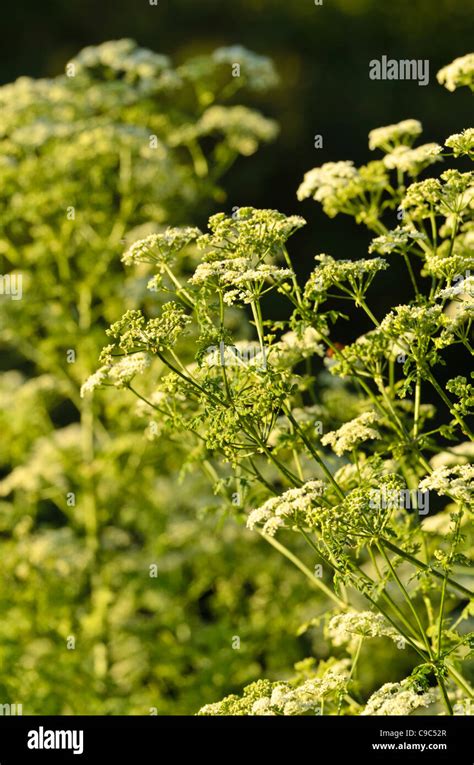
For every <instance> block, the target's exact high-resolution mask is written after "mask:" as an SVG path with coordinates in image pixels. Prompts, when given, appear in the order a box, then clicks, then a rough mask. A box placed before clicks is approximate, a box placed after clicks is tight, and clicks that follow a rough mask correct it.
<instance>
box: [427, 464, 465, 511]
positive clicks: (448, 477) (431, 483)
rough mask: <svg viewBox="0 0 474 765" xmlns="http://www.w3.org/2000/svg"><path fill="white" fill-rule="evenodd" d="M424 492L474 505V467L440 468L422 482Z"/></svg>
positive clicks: (455, 466) (454, 466)
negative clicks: (446, 496) (432, 492)
mask: <svg viewBox="0 0 474 765" xmlns="http://www.w3.org/2000/svg"><path fill="white" fill-rule="evenodd" d="M419 488H420V489H421V490H422V491H429V490H430V489H431V490H432V491H435V492H436V494H439V495H441V496H443V495H449V496H450V497H453V499H456V500H457V501H458V502H465V503H466V504H469V505H470V504H472V502H473V499H474V465H453V466H452V467H439V468H436V469H435V470H433V472H432V473H431V474H430V475H429V476H427V477H426V478H423V480H422V481H420V486H419Z"/></svg>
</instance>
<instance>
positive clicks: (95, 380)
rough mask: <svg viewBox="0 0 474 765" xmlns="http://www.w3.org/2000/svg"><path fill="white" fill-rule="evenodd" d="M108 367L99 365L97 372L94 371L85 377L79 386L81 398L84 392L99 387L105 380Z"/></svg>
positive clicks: (89, 391) (90, 391)
mask: <svg viewBox="0 0 474 765" xmlns="http://www.w3.org/2000/svg"><path fill="white" fill-rule="evenodd" d="M109 368H110V367H100V369H98V370H97V372H94V374H92V375H91V376H90V377H88V378H87V380H86V381H85V383H84V385H83V386H82V387H81V398H84V396H85V394H86V393H92V392H93V391H94V390H95V389H96V388H99V387H100V386H101V385H103V384H104V382H105V381H106V380H107V373H108V371H109Z"/></svg>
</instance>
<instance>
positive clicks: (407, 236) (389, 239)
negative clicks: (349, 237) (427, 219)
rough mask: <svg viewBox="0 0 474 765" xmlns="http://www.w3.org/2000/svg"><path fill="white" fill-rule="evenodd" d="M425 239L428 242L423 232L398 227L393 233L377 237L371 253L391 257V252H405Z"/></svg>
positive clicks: (370, 247) (370, 250)
mask: <svg viewBox="0 0 474 765" xmlns="http://www.w3.org/2000/svg"><path fill="white" fill-rule="evenodd" d="M423 239H425V240H427V239H428V237H427V236H426V234H423V233H422V232H421V231H417V230H416V228H409V227H408V226H397V228H395V229H393V231H389V232H388V233H387V234H382V236H377V237H375V239H373V240H372V242H371V244H370V246H369V252H380V253H381V254H382V255H389V254H390V253H391V252H394V251H396V250H404V249H405V247H406V246H407V245H409V244H412V243H413V242H416V241H418V240H423ZM410 240H411V241H410Z"/></svg>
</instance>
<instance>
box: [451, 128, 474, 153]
mask: <svg viewBox="0 0 474 765" xmlns="http://www.w3.org/2000/svg"><path fill="white" fill-rule="evenodd" d="M444 144H445V146H447V147H448V148H449V149H452V150H453V155H454V156H455V157H460V156H461V155H462V154H466V155H467V156H468V157H471V158H472V157H473V156H474V128H466V130H463V131H462V133H454V135H450V136H449V138H447V139H446V141H445V142H444Z"/></svg>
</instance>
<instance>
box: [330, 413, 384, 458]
mask: <svg viewBox="0 0 474 765" xmlns="http://www.w3.org/2000/svg"><path fill="white" fill-rule="evenodd" d="M377 421H378V417H377V415H376V413H375V412H364V413H363V414H360V415H359V416H358V417H355V418H354V419H353V420H350V421H349V422H346V423H344V425H342V426H341V427H340V428H339V429H338V430H332V431H331V432H330V433H326V434H325V435H324V436H323V437H322V439H321V443H322V444H323V445H324V446H327V445H328V444H329V445H330V446H332V449H333V451H334V453H335V454H337V455H338V457H340V456H342V454H344V452H348V451H352V449H354V448H355V447H356V446H357V445H358V444H360V443H361V442H362V441H367V440H369V439H374V438H380V433H379V432H378V431H377V430H375V428H371V427H369V426H370V425H372V424H373V423H374V422H377Z"/></svg>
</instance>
